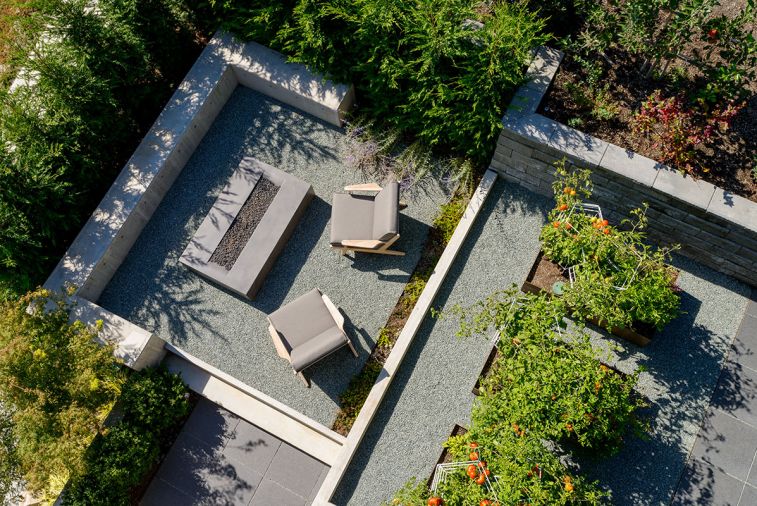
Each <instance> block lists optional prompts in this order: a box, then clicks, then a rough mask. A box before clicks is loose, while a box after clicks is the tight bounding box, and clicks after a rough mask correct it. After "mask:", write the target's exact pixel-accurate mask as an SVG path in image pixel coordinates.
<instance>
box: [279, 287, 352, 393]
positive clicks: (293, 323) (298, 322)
mask: <svg viewBox="0 0 757 506" xmlns="http://www.w3.org/2000/svg"><path fill="white" fill-rule="evenodd" d="M267 320H268V332H269V333H270V334H271V339H273V345H274V346H275V347H276V351H277V352H278V354H279V356H280V357H281V358H285V359H287V360H288V361H289V363H290V364H291V365H292V370H294V373H295V374H296V375H297V376H298V377H299V378H300V379H301V380H302V382H303V383H305V386H307V387H310V382H309V381H308V380H307V378H305V375H304V374H302V371H303V370H304V369H306V368H307V367H310V366H311V365H313V364H315V363H316V362H318V361H320V360H322V359H324V358H326V357H328V356H329V355H331V354H332V353H334V352H335V351H337V350H338V349H339V348H341V347H342V346H349V348H350V350H351V351H352V354H353V355H355V356H356V357H357V350H355V347H354V346H353V345H352V342H351V341H350V338H349V337H347V334H345V332H344V316H342V314H341V313H340V312H339V309H337V307H336V306H335V305H334V303H333V302H331V299H329V298H328V297H327V296H326V295H325V294H323V293H321V291H320V290H318V289H317V288H314V289H312V290H311V291H309V292H308V293H306V294H305V295H301V296H300V297H298V298H296V299H294V300H293V301H292V302H290V303H289V304H287V305H286V306H283V307H281V308H279V309H277V310H276V311H274V312H273V313H271V314H269V315H268V317H267Z"/></svg>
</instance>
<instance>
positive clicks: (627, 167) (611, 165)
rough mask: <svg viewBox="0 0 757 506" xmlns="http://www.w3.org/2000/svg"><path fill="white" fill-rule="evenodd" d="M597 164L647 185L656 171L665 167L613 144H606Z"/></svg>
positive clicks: (655, 176) (651, 183)
mask: <svg viewBox="0 0 757 506" xmlns="http://www.w3.org/2000/svg"><path fill="white" fill-rule="evenodd" d="M599 165H600V166H601V167H602V168H603V169H605V170H608V171H610V172H614V173H615V174H620V175H621V176H623V177H626V178H628V179H631V180H633V181H636V182H637V183H639V184H642V185H644V186H648V187H651V186H652V185H653V184H654V182H655V179H657V173H658V172H659V171H660V169H662V168H664V167H665V165H663V164H661V163H659V162H656V161H655V160H652V159H651V158H647V157H646V156H642V155H640V154H638V153H636V152H635V151H632V150H630V149H626V148H621V147H620V146H616V145H615V144H609V145H608V146H607V150H605V154H604V156H603V157H602V160H601V162H600V163H599Z"/></svg>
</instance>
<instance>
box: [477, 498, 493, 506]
mask: <svg viewBox="0 0 757 506" xmlns="http://www.w3.org/2000/svg"><path fill="white" fill-rule="evenodd" d="M491 504H492V502H491V501H490V500H489V499H481V502H480V503H478V506H491Z"/></svg>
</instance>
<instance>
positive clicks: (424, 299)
mask: <svg viewBox="0 0 757 506" xmlns="http://www.w3.org/2000/svg"><path fill="white" fill-rule="evenodd" d="M497 177H498V176H497V173H496V172H495V171H493V170H491V169H490V170H487V171H486V173H485V174H484V176H483V178H482V179H481V182H480V183H479V185H478V187H477V188H476V191H475V192H474V194H473V196H472V197H471V200H470V202H469V203H468V207H467V208H466V210H465V212H464V213H463V217H462V219H461V220H460V222H459V223H458V225H457V227H456V228H455V231H454V233H453V234H452V238H451V239H450V241H449V243H448V244H447V247H446V248H445V249H444V251H443V252H442V256H441V257H440V258H439V261H438V262H437V264H436V266H435V267H434V271H433V273H432V274H431V277H430V278H429V280H428V282H427V283H426V287H425V288H424V289H423V292H421V295H420V297H419V298H418V302H416V304H415V307H414V308H413V310H412V311H411V313H410V316H409V317H408V319H407V322H406V323H405V326H404V327H403V328H402V331H401V332H400V335H399V337H398V338H397V342H396V343H395V344H394V347H393V348H392V351H391V352H390V353H389V357H387V359H386V362H385V363H384V367H383V368H382V370H381V372H380V373H379V376H378V378H377V379H376V382H375V383H374V385H373V387H372V388H371V391H370V393H369V394H368V397H367V398H366V400H365V403H364V404H363V407H362V408H361V409H360V413H359V414H358V417H357V419H356V420H355V423H354V424H353V425H352V429H350V432H349V434H347V440H346V443H345V445H344V446H343V447H342V450H341V454H340V455H339V456H338V457H337V458H336V459H335V462H334V465H332V466H331V469H330V470H329V472H328V474H327V475H326V478H325V480H324V481H323V483H322V485H321V488H320V490H319V491H318V494H317V495H316V498H315V501H314V503H313V504H316V505H319V506H320V505H330V504H331V503H330V502H329V501H331V498H332V496H333V495H334V493H335V492H336V489H337V487H338V486H339V482H340V481H341V480H342V477H343V476H344V474H345V473H346V472H347V467H348V466H349V465H350V462H351V461H352V458H353V457H354V456H355V453H356V452H357V449H358V447H359V446H360V443H361V441H362V440H363V437H364V436H365V434H366V432H367V430H368V427H369V426H370V424H371V422H372V421H373V418H374V416H375V415H376V413H377V412H378V409H379V408H380V406H381V401H382V400H383V399H384V396H385V395H386V393H387V391H388V390H389V386H390V385H391V383H392V380H393V379H394V377H395V376H396V375H397V372H398V370H399V368H400V366H401V365H402V360H403V359H404V358H405V355H406V354H407V351H408V350H409V349H410V346H411V345H412V343H413V340H414V338H415V335H416V334H417V333H418V330H419V329H420V326H421V324H422V323H423V321H424V319H425V317H426V313H428V311H429V310H430V308H431V304H432V303H433V301H434V298H435V297H436V294H437V293H438V292H439V289H440V288H441V286H442V283H444V280H445V278H446V277H447V273H448V272H449V270H450V268H451V267H452V264H453V263H454V261H455V258H456V257H457V254H458V252H459V251H460V249H461V248H462V246H463V244H464V243H465V238H466V237H467V236H468V233H469V232H470V230H471V228H472V227H473V224H474V222H475V220H476V217H477V216H478V213H479V211H480V210H481V208H482V207H483V205H484V202H485V201H486V198H487V197H488V196H489V193H490V191H491V189H492V188H493V186H494V183H495V182H496V180H497Z"/></svg>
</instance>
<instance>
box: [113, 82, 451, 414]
mask: <svg viewBox="0 0 757 506" xmlns="http://www.w3.org/2000/svg"><path fill="white" fill-rule="evenodd" d="M350 149H351V145H350V143H349V140H348V139H347V138H346V136H345V135H344V132H343V131H342V130H340V129H337V128H335V127H333V126H331V125H328V124H326V123H324V122H322V121H319V120H316V119H315V118H313V117H311V116H308V115H306V114H304V113H300V112H298V111H297V110H295V109H293V108H291V107H288V106H286V105H284V104H281V103H280V102H277V101H275V100H273V99H271V98H269V97H265V96H264V95H261V94H259V93H256V92H254V91H252V90H250V89H247V88H243V87H240V88H238V89H237V90H236V91H235V92H234V93H233V95H232V96H231V98H230V99H229V101H228V102H227V104H226V106H225V107H224V108H223V110H222V111H221V112H220V114H219V115H218V117H217V118H216V120H215V122H214V123H213V125H212V126H211V128H210V130H209V131H208V133H207V134H206V135H205V138H204V139H203V141H202V142H201V143H200V145H199V146H198V148H197V149H196V151H195V152H194V154H193V155H192V157H191V159H190V160H189V162H188V163H187V165H186V166H185V167H184V169H183V170H182V172H181V173H180V174H179V176H178V177H177V179H176V181H175V182H174V183H173V185H172V186H171V188H170V189H169V191H168V192H167V194H166V196H165V198H164V200H163V202H161V204H160V205H159V206H158V208H157V209H156V211H155V213H154V214H153V216H152V218H151V220H150V221H149V222H148V223H147V225H146V226H145V228H144V230H143V232H142V233H141V235H140V236H139V238H138V240H137V241H136V243H135V244H134V246H133V248H132V249H131V251H130V252H129V254H128V256H127V257H126V259H125V260H124V262H123V264H122V265H121V266H120V267H119V269H118V271H117V272H116V274H115V275H114V276H113V279H112V280H111V281H110V283H109V284H108V286H107V287H106V288H105V291H104V292H103V294H102V295H101V296H100V298H99V301H98V303H99V304H100V305H101V306H103V307H104V308H106V309H108V310H110V311H112V312H114V313H116V314H118V315H119V316H122V317H124V318H126V319H128V320H130V321H132V322H134V323H136V324H137V325H140V326H142V327H144V328H146V329H148V330H150V331H152V332H155V333H156V334H157V335H159V336H160V337H162V338H163V339H165V340H167V341H169V342H171V343H172V344H174V345H176V346H178V347H180V348H182V349H184V350H186V351H187V352H189V353H191V354H192V355H194V356H196V357H198V358H200V359H202V360H204V361H205V362H207V363H209V364H211V365H213V366H215V367H217V368H219V369H220V370H222V371H223V372H225V373H227V374H230V375H231V376H234V377H235V378H237V379H239V380H240V381H242V382H244V383H246V384H248V385H250V386H252V387H254V388H256V389H258V390H260V391H262V392H263V393H265V394H268V395H270V396H271V397H273V398H275V399H277V400H279V401H281V402H283V403H284V404H287V405H289V406H291V407H292V408H294V409H295V410H297V411H300V412H301V413H304V414H305V415H307V416H309V417H311V418H313V419H315V420H317V421H318V422H321V423H322V424H324V425H327V426H330V425H331V424H332V422H333V420H334V418H335V416H336V412H337V409H338V398H339V395H340V394H341V393H342V392H343V391H344V389H345V388H346V386H347V384H348V383H349V380H350V379H351V378H352V377H353V376H354V375H355V374H356V373H357V372H359V371H360V370H361V369H362V367H363V364H364V363H365V360H367V358H368V356H369V353H370V350H371V349H372V348H373V347H374V346H375V343H376V338H377V336H378V332H379V329H380V328H381V327H383V326H384V325H385V324H386V321H387V319H388V318H389V314H390V312H391V310H392V308H393V307H394V305H395V304H396V303H397V299H398V298H399V296H400V294H401V293H402V290H403V289H404V286H405V283H407V281H408V279H409V277H410V273H411V272H412V271H413V269H414V268H415V265H416V263H417V262H418V259H419V258H420V252H421V250H422V247H423V244H424V243H425V240H426V236H427V234H428V229H429V224H430V223H431V222H432V220H433V218H434V216H435V215H436V214H437V213H438V211H439V206H440V205H441V204H442V203H443V202H444V201H446V199H447V196H446V194H445V193H444V191H442V190H441V188H440V186H439V184H438V183H436V182H434V181H433V178H429V181H428V184H426V185H424V186H422V187H419V188H418V189H417V191H411V192H407V193H406V194H404V195H403V199H405V200H407V201H408V203H409V206H408V207H407V209H405V210H404V211H403V212H402V213H401V217H400V233H401V238H400V240H399V241H398V242H397V244H396V249H398V250H402V251H405V252H407V254H406V255H405V256H404V257H390V256H386V255H368V254H358V255H356V256H354V257H352V256H344V257H341V256H339V255H338V254H337V253H335V252H334V251H333V250H331V248H330V247H329V231H330V226H329V220H330V217H331V199H332V194H333V193H334V192H336V191H339V190H341V188H342V187H343V186H345V185H347V184H350V183H358V182H365V181H369V180H373V179H374V178H373V177H371V176H370V175H367V174H362V173H358V172H356V171H355V170H352V169H350V168H349V167H347V166H345V165H344V164H343V159H344V156H345V154H346V153H347V152H349V150H350ZM243 156H253V157H255V158H257V159H259V160H261V161H263V162H265V163H268V164H270V165H273V166H274V167H277V168H279V169H281V170H284V171H286V172H288V173H291V174H293V175H294V176H296V177H298V178H300V179H302V180H303V181H305V182H307V183H309V184H311V185H312V186H313V188H314V190H315V192H316V197H315V198H314V199H313V201H312V202H311V203H310V205H309V207H308V208H307V210H306V211H305V214H304V216H303V218H302V220H301V221H300V222H299V225H298V226H297V228H296V229H295V231H294V232H293V234H292V236H291V238H290V239H289V241H288V242H287V244H286V246H285V248H284V250H283V251H282V252H281V254H280V255H279V257H278V260H277V261H276V263H275V265H274V266H273V268H272V269H271V271H270V272H269V273H268V276H267V277H266V280H265V283H264V284H263V286H262V288H261V290H260V291H259V292H258V293H257V295H256V297H255V299H254V300H252V301H250V300H247V299H245V298H243V297H237V296H235V295H233V294H231V293H229V292H227V291H224V290H223V289H222V288H220V287H218V286H217V285H215V284H213V283H212V282H210V281H208V280H206V279H204V278H202V277H201V276H199V275H197V274H196V273H193V272H191V271H189V269H187V268H186V267H184V266H183V265H181V264H180V263H179V261H178V259H179V257H180V255H181V253H182V251H183V250H184V248H185V247H186V245H187V243H188V242H189V240H190V238H191V237H192V236H193V235H194V233H195V231H196V230H197V228H198V227H199V226H200V223H201V222H202V220H203V219H204V218H205V215H206V214H207V213H208V211H209V209H210V208H211V206H212V205H213V203H214V202H215V200H216V198H217V196H218V194H219V192H220V191H221V189H222V188H223V187H224V186H225V185H226V182H227V180H228V178H229V176H230V175H231V174H232V173H233V171H234V170H235V169H236V168H237V166H238V164H239V161H240V160H241V158H242V157H243ZM313 288H320V289H321V291H322V292H323V293H325V294H326V295H328V296H329V297H330V298H331V300H332V301H333V302H334V304H336V305H337V306H339V307H340V308H341V310H342V312H343V313H344V315H345V316H346V318H347V322H346V331H347V334H348V335H349V336H350V338H351V339H352V342H353V344H354V345H355V347H356V348H357V350H358V352H359V354H360V356H359V358H358V359H355V358H354V357H353V356H352V354H351V353H350V351H349V349H348V348H344V349H343V350H339V351H338V352H336V353H334V354H333V355H332V356H330V357H328V358H327V359H325V360H323V361H322V362H320V363H318V364H317V365H315V366H314V367H312V368H309V369H307V370H306V371H305V375H306V376H308V377H309V378H310V379H311V381H312V388H310V389H308V388H305V387H304V386H303V385H302V383H301V382H300V380H299V379H297V378H296V377H295V375H294V374H293V373H292V369H291V367H290V365H289V363H288V362H287V361H286V360H284V359H281V358H280V357H279V356H278V355H277V353H276V350H275V349H274V346H273V343H272V342H271V338H270V336H269V334H268V330H267V328H268V325H267V323H266V320H265V315H266V314H270V313H272V312H273V311H275V310H276V309H278V308H279V307H281V306H282V305H284V304H286V303H287V302H289V301H291V300H293V299H295V298H296V297H298V296H300V295H302V294H304V293H306V292H308V291H310V290H312V289H313Z"/></svg>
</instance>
